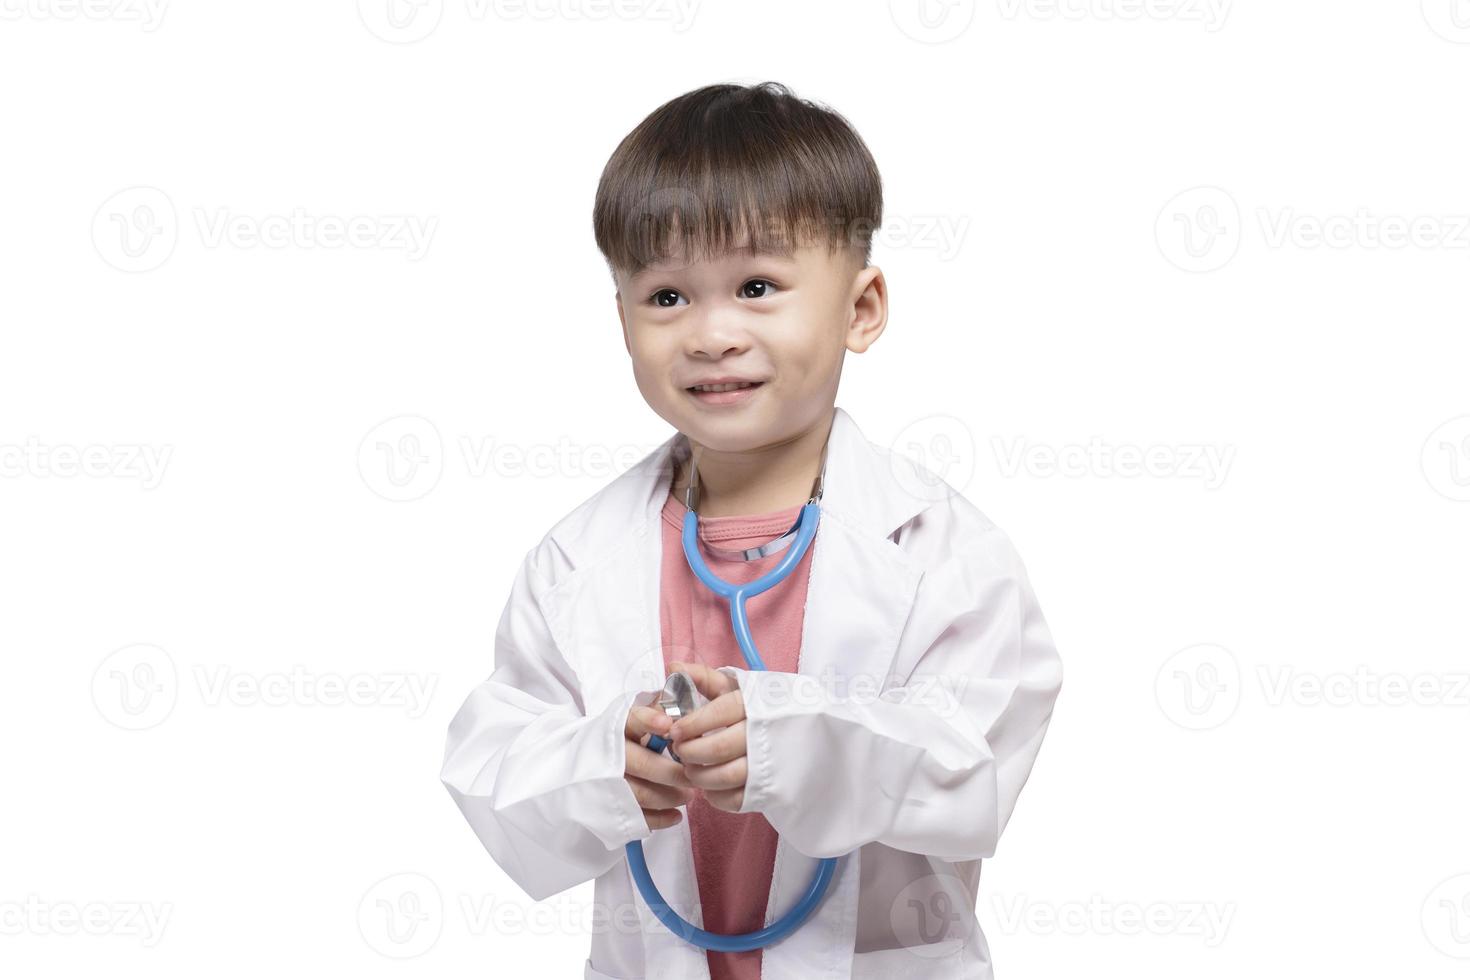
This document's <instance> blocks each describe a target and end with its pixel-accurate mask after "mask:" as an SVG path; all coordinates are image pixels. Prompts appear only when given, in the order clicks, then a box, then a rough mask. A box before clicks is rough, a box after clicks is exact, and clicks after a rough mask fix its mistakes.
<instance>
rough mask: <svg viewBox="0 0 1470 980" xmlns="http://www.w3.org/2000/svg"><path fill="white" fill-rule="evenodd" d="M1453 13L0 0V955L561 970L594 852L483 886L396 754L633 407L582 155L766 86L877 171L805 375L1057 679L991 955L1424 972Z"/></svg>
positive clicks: (12, 967) (452, 970)
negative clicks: (978, 516) (962, 544)
mask: <svg viewBox="0 0 1470 980" xmlns="http://www.w3.org/2000/svg"><path fill="white" fill-rule="evenodd" d="M1456 2H1457V3H1458V7H1457V6H1456V4H1455V3H1452V2H1451V0H1443V2H1440V0H1425V3H1424V4H1423V6H1422V8H1421V5H1420V3H1419V2H1418V0H1402V2H1393V3H1388V2H1373V3H1369V2H1349V3H1336V4H1332V3H1325V2H1318V3H1304V2H1274V3H1267V2H1262V0H1257V2H1253V3H1244V2H1240V3H1234V4H1230V3H1224V4H1222V3H1220V2H1219V0H1216V2H1214V3H1213V4H1211V3H1208V2H1207V0H1150V2H1149V3H1148V5H1147V6H1146V7H1145V6H1143V4H1142V3H1141V2H1139V3H1138V5H1137V6H1132V5H1130V3H1129V0H1070V2H1063V4H1062V6H1060V7H1057V6H1053V5H1048V4H1046V3H1044V2H1042V0H1034V2H1022V0H988V2H967V0H943V2H941V0H930V3H929V5H928V6H926V7H925V8H924V9H923V10H922V11H921V10H919V9H917V8H916V7H915V6H914V5H913V4H906V3H900V2H897V0H895V2H894V3H893V4H892V5H887V4H884V3H881V2H863V3H851V4H836V3H829V4H815V3H813V4H789V3H781V4H778V3H771V2H756V0H745V2H741V3H734V2H723V0H722V2H712V0H711V2H705V3H699V4H694V3H692V2H691V3H689V4H686V5H685V6H683V7H682V8H681V7H678V6H676V5H675V4H674V3H673V2H672V0H669V2H668V3H657V2H640V3H632V4H630V5H624V6H620V7H617V8H616V9H613V8H609V7H606V6H603V7H595V6H591V5H590V4H585V5H581V6H578V5H576V4H574V3H573V2H572V0H564V2H561V3H559V4H557V5H552V4H550V3H549V2H548V3H540V4H539V5H533V6H532V7H531V8H530V10H528V9H527V8H526V7H524V6H502V7H487V6H485V5H483V4H480V3H476V2H469V0H444V2H443V3H442V4H441V3H440V2H438V0H431V2H429V3H427V4H426V5H425V6H424V7H423V8H422V9H420V10H417V12H415V10H414V8H412V7H403V8H400V9H399V11H398V12H399V13H400V14H401V15H403V18H404V19H401V20H400V22H399V24H400V26H398V27H394V26H393V22H390V21H389V20H388V18H387V9H388V8H387V7H386V5H385V4H384V3H381V2H375V0H364V2H363V3H362V4H360V5H358V6H357V7H355V6H354V4H353V3H352V2H351V0H338V2H335V3H286V2H281V0H276V2H260V3H255V4H248V5H247V4H229V5H226V4H219V3H213V4H211V3H203V2H198V0H195V2H187V3H186V2H182V0H180V2H173V3H164V4H163V5H162V6H158V5H157V3H158V0H154V6H152V7H151V8H149V7H144V6H143V5H142V0H138V3H137V4H134V3H132V2H122V0H97V2H96V3H95V4H93V5H90V6H88V7H86V8H85V9H82V8H78V7H77V6H74V5H68V4H67V3H66V2H65V0H0V11H3V15H4V19H3V20H0V81H3V84H4V91H5V93H6V95H5V97H4V99H3V100H0V139H3V141H4V142H3V154H0V168H3V174H4V181H3V185H0V195H3V197H0V219H3V233H0V277H3V291H0V304H3V305H0V331H3V332H0V447H3V448H0V461H3V464H4V475H3V478H0V559H3V560H0V612H3V635H0V644H3V651H4V653H3V656H4V672H3V683H0V739H3V745H4V749H3V755H0V759H3V761H0V784H3V790H0V792H3V795H4V802H3V807H0V825H3V829H4V833H3V834H0V972H3V973H4V974H6V975H7V976H29V977H71V976H82V975H95V974H100V973H102V972H103V971H105V972H106V974H107V975H108V976H112V977H197V976H201V975H206V976H261V975H279V974H281V973H283V972H285V973H289V974H291V975H301V976H310V975H333V976H335V975H352V976H356V977H407V976H415V977H419V976H422V977H429V976H433V977H444V976H486V975H496V976H502V975H504V976H516V975H519V974H520V973H521V972H522V971H526V970H531V969H534V970H536V971H537V975H539V976H545V977H580V976H581V973H580V970H581V964H582V960H583V958H584V957H585V956H586V951H587V930H588V924H587V921H586V918H585V916H586V913H587V911H588V908H589V906H590V903H591V896H592V886H591V884H590V883H588V884H585V885H583V886H581V887H578V888H576V889H573V890H571V891H569V892H567V893H565V894H563V895H562V896H558V897H557V898H555V899H553V900H550V901H548V902H546V903H542V904H540V905H535V904H532V903H530V902H528V901H527V900H526V898H525V896H524V895H523V894H522V893H521V892H520V891H519V889H518V888H516V886H515V885H514V884H513V883H511V882H510V881H509V879H507V878H506V877H505V876H504V875H503V874H502V873H501V872H500V870H499V869H498V868H497V867H496V866H495V865H494V863H493V862H492V861H491V860H490V859H489V857H488V855H487V854H486V853H485V852H484V851H483V850H482V849H481V847H480V846H479V844H478V842H477V841H476V840H475V839H474V836H473V834H472V833H471V831H470V829H469V827H468V826H467V825H466V824H465V823H464V821H463V819H462V818H461V816H460V814H459V813H458V811H457V810H456V809H455V807H454V806H453V804H452V802H451V800H450V798H449V796H448V794H447V793H446V792H445V791H444V789H443V788H442V787H441V786H440V784H439V782H438V767H439V763H440V754H441V752H442V748H443V740H444V729H445V725H446V724H447V722H448V719H449V717H450V716H451V715H452V714H453V712H454V710H455V709H456V708H457V707H458V705H459V703H460V701H461V699H462V698H463V697H464V695H465V694H466V693H467V692H468V691H469V689H470V688H471V687H472V686H473V685H474V684H475V683H476V682H478V681H479V680H481V679H482V678H483V677H484V676H485V675H486V674H487V673H488V672H489V669H490V657H491V638H492V633H493V630H494V626H495V622H496V620H497V618H498V616H499V614H500V610H501V607H502V605H503V603H504V601H505V597H506V595H507V592H508V589H509V585H510V581H511V576H512V574H513V572H514V570H515V568H516V564H517V562H518V561H519V559H520V558H521V556H522V555H523V554H524V553H525V551H526V549H527V548H529V547H530V546H531V545H533V544H534V543H535V542H536V541H537V540H538V539H539V538H540V536H541V535H542V534H543V533H544V532H545V530H546V529H547V528H548V527H549V526H550V525H551V524H552V523H553V522H554V521H555V520H556V519H557V518H558V517H560V516H561V515H563V514H565V513H566V512H567V511H568V510H570V509H571V508H572V507H573V506H575V505H576V504H577V503H579V502H580V501H582V500H583V499H585V498H586V497H587V496H588V495H590V494H591V493H593V492H595V491H596V490H597V489H598V488H600V487H601V486H604V485H605V484H606V483H607V482H608V481H609V480H610V479H611V478H612V477H613V476H614V475H615V474H616V473H617V472H618V471H620V470H621V469H622V468H623V467H625V466H627V465H629V464H631V463H632V462H633V461H634V460H636V459H637V458H638V457H640V456H641V455H642V454H643V453H645V452H647V451H648V450H649V449H651V448H653V447H654V446H655V445H657V444H658V442H660V441H661V440H662V439H663V438H665V436H667V435H668V434H669V432H670V430H669V429H668V427H667V425H666V424H665V423H664V422H663V421H662V420H661V419H659V418H658V417H657V416H655V415H654V414H653V413H652V411H651V410H650V409H649V408H648V407H647V406H646V405H645V404H644V403H643V402H642V400H641V399H640V397H639V395H638V392H637V389H636V387H635V386H634V384H633V378H632V373H631V370H630V367H629V362H628V360H627V355H626V352H625V351H624V349H623V345H622V341H621V338H620V335H619V330H618V322H617V319H616V314H615V311H614V307H613V302H612V300H613V296H612V286H611V283H610V281H609V280H608V278H607V275H606V272H605V269H604V267H603V265H602V260H601V258H600V256H599V255H598V253H597V252H596V249H595V247H594V245H593V241H592V235H591V205H592V199H593V192H594V189H595V186H596V182H597V178H598V175H599V174H600V172H601V169H602V166H603V164H604V163H605V161H606V159H607V157H608V155H609V154H610V153H611V152H612V149H613V147H614V146H615V145H616V143H617V141H618V140H619V139H620V138H621V137H622V136H623V134H625V133H626V132H627V131H628V130H629V129H630V128H631V127H633V126H634V125H635V124H636V123H637V122H638V120H639V119H641V118H642V117H643V116H644V115H645V114H646V113H648V112H649V111H651V110H652V109H653V108H655V107H656V106H657V105H659V104H660V103H662V102H663V101H665V100H667V99H669V98H672V97H673V96H675V95H677V94H679V93H681V92H683V91H686V90H688V89H691V88H694V87H697V86H699V85H703V84H708V83H711V82H719V81H736V82H757V81H762V80H766V79H775V80H778V81H782V82H785V83H787V84H789V85H791V86H792V87H793V88H794V89H795V90H796V92H797V94H799V95H802V96H806V97H809V98H813V99H816V100H818V101H821V102H824V103H826V104H829V105H831V106H833V107H834V108H836V109H837V110H838V111H840V112H842V113H843V114H844V115H845V116H847V118H848V119H850V120H851V121H852V123H853V124H854V125H855V126H856V128H857V129H858V131H859V132H860V133H861V134H862V136H863V138H864V139H865V140H866V141H867V143H868V145H869V146H870V148H871V149H872V151H873V153H874V156H875V157H876V159H877V161H878V163H879V166H880V168H881V170H882V172H883V176H884V182H885V193H886V204H887V214H886V221H885V226H884V229H883V231H882V233H880V236H879V241H878V244H877V246H876V248H875V254H874V262H875V263H876V264H878V265H880V266H881V267H882V268H883V269H884V271H885V273H886V275H887V280H888V284H889V288H890V291H891V302H892V306H891V315H890V319H889V324H888V330H887V332H886V333H885V334H884V336H883V338H882V339H881V341H880V342H879V343H878V344H877V345H876V346H875V347H874V348H873V349H872V350H871V351H869V352H868V353H866V354H865V355H863V356H861V357H852V358H849V363H848V365H847V369H846V375H845V378H844V383H843V387H842V391H841V394H840V396H839V399H838V404H839V405H841V406H842V407H844V408H845V409H846V410H848V411H849V412H850V413H851V414H852V415H853V417H854V419H855V420H856V422H857V423H858V425H859V427H860V428H862V430H863V431H864V434H865V435H866V436H867V437H868V438H870V439H872V440H873V441H874V442H877V443H879V444H881V445H892V446H894V447H895V448H898V449H900V450H901V451H904V452H909V453H913V454H916V455H920V456H922V457H923V458H924V460H925V461H926V462H927V463H928V464H929V465H931V466H935V467H938V468H941V472H942V473H943V474H944V475H945V477H946V479H948V480H949V481H950V482H951V483H953V484H954V485H955V486H956V487H958V488H959V489H961V490H962V491H963V492H964V493H965V494H966V496H968V497H969V498H970V499H971V500H973V501H974V502H975V503H976V504H977V505H978V506H979V507H980V508H981V509H982V510H984V511H985V512H986V513H987V514H988V515H989V516H990V517H991V518H992V519H994V520H995V521H996V522H997V523H999V524H1000V525H1001V526H1002V527H1003V528H1005V529H1006V530H1007V531H1008V533H1009V534H1010V535H1011V537H1012V538H1013V540H1014V541H1015V543H1016V545H1017V547H1018V548H1019V549H1020V552H1021V554H1022V555H1023V556H1024V558H1025V560H1026V563H1027V565H1028V568H1029V570H1030V573H1031V577H1032V581H1033V584H1034V586H1035V589H1036V592H1037V595H1038V596H1039V598H1040V600H1041V603H1042V606H1043V609H1044V611H1045V613H1046V616H1047V618H1048V621H1049V623H1050V625H1051V627H1052V631H1053V633H1054V636H1055V638H1056V641H1057V645H1058V647H1059V649H1060V651H1061V654H1062V658H1063V662H1064V668H1065V678H1066V679H1065V683H1064V686H1063V690H1062V694H1061V697H1060V699H1059V701H1058V704H1057V709H1056V714H1055V718H1054V720H1053V723H1052V727H1051V731H1050V734H1049V735H1048V738H1047V741H1046V744H1045V746H1044V748H1043V751H1042V753H1041V756H1040V759H1039V761H1038V764H1037V766H1036V768H1035V770H1034V772H1033V774H1032V778H1031V780H1030V782H1029V784H1028V787H1027V789H1026V791H1025V792H1024V793H1023V795H1022V797H1021V802H1020V804H1019V806H1018V807H1017V810H1016V813H1015V817H1014V819H1013V820H1012V822H1011V824H1010V826H1009V828H1008V830H1007V832H1006V834H1005V837H1004V838H1003V840H1002V843H1001V847H1000V850H999V852H998V854H997V856H996V857H995V858H994V859H993V860H992V861H989V862H987V863H986V868H985V872H984V876H983V878H982V883H981V895H980V904H979V910H978V912H979V916H980V920H981V923H982V924H983V926H984V928H985V930H986V934H987V936H988V937H989V941H990V944H991V947H992V951H993V953H994V957H995V962H996V970H997V975H998V976H999V977H1001V978H1003V980H1020V978H1026V977H1081V976H1094V975H1105V976H1114V975H1117V976H1124V975H1126V976H1130V977H1135V978H1145V977H1159V978H1165V977H1168V978H1173V977H1178V976H1189V977H1194V978H1211V977H1219V978H1225V977H1230V978H1235V977H1240V976H1246V975H1249V976H1262V977H1292V976H1303V975H1308V976H1335V977H1381V976H1413V977H1416V978H1438V977H1444V978H1449V977H1463V976H1464V973H1465V969H1466V966H1467V960H1470V835H1467V834H1466V833H1465V828H1466V825H1467V816H1470V814H1467V807H1470V788H1467V786H1470V783H1467V780H1466V778H1465V771H1466V770H1465V755H1464V749H1465V746H1466V744H1467V734H1470V731H1467V729H1470V725H1467V719H1470V692H1467V690H1466V685H1465V681H1466V677H1467V672H1470V656H1467V653H1470V650H1467V642H1466V611H1467V604H1466V601H1465V596H1466V594H1467V592H1470V572H1467V568H1466V562H1465V558H1464V556H1465V555H1466V549H1467V546H1470V502H1467V501H1470V418H1467V416H1470V385H1467V369H1466V365H1467V355H1470V340H1467V314H1466V305H1465V297H1466V285H1467V282H1470V229H1467V222H1470V217H1467V216H1470V196H1467V194H1466V182H1465V174H1466V161H1467V159H1470V131H1467V129H1466V126H1465V116H1464V109H1465V101H1464V100H1465V94H1466V92H1467V89H1470V86H1467V81H1470V3H1467V2H1465V0H1456ZM921 15H922V16H921ZM1201 188H1202V189H1201ZM293 216H295V217H296V218H297V220H296V221H295V223H294V225H293V224H292V222H291V219H292V218H293ZM351 219H359V220H357V221H356V222H355V224H354V228H355V229H356V232H355V234H356V236H357V237H356V238H355V239H354V240H353V241H352V242H348V243H345V244H343V243H340V242H339V241H338V240H337V239H334V238H332V226H333V224H334V223H336V224H338V225H341V224H342V223H345V222H347V221H349V220H351ZM400 226H402V227H415V226H416V227H418V229H419V230H420V232H421V233H422V234H421V235H420V238H419V239H418V240H417V244H415V243H414V240H413V239H411V238H409V237H407V236H406V235H405V233H404V232H402V231H401V230H399V228H400ZM1410 233H1412V237H1410ZM262 236H264V237H265V238H266V239H267V241H264V242H263V241H261V240H260V239H261V237H262ZM1406 238H1409V240H1408V241H1405V239H1406ZM599 451H601V452H602V453H603V456H602V457H597V456H595V455H593V454H595V453H597V452H599ZM1146 452H1147V453H1149V455H1148V456H1147V457H1146V458H1147V459H1148V460H1149V461H1150V462H1151V465H1150V469H1149V471H1148V472H1143V473H1138V472H1136V471H1127V472H1120V470H1126V468H1127V467H1128V466H1129V465H1132V464H1134V463H1136V460H1135V459H1134V457H1133V456H1130V454H1142V453H1146ZM1209 454H1213V457H1212V456H1210V455H1209ZM135 457H136V458H135ZM1211 458H1213V459H1214V460H1215V461H1216V465H1214V466H1213V467H1211V466H1209V465H1205V464H1202V463H1200V462H1198V461H1197V460H1198V459H1204V460H1208V459H1211ZM149 459H152V461H153V463H152V465H151V466H150V465H147V464H146V463H145V462H144V461H146V460H149ZM1051 460H1057V461H1059V464H1060V465H1058V466H1051V465H1049V461H1051ZM1130 473H1131V475H1129V474H1130ZM405 497H411V498H412V499H401V498H405ZM333 685H337V687H335V688H334V687H333ZM343 685H346V686H347V688H348V689H349V690H350V691H351V692H353V696H352V697H351V698H350V699H348V700H347V702H346V703H341V701H342V699H341V697H340V695H341V690H340V688H341V687H342V686H343ZM415 691H417V694H414V692H415ZM415 902H417V903H418V904H417V906H415V904H414V903H415ZM147 915H152V916H154V917H155V920H154V921H153V923H152V925H150V924H149V919H148V918H146V916H147ZM77 917H81V919H82V920H83V921H85V923H87V925H86V926H85V927H83V926H82V925H79V924H78V922H77V921H76V919H77Z"/></svg>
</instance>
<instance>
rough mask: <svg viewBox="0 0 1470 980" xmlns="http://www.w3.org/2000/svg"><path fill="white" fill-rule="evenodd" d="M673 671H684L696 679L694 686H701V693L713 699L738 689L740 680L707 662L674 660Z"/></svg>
mask: <svg viewBox="0 0 1470 980" xmlns="http://www.w3.org/2000/svg"><path fill="white" fill-rule="evenodd" d="M669 670H670V671H672V672H678V671H681V670H682V671H683V672H684V673H686V674H688V675H689V677H690V679H691V680H693V681H694V686H695V687H697V688H699V693H700V694H703V695H704V696H705V697H706V698H708V699H709V700H711V701H713V700H714V699H715V698H717V697H719V696H720V695H721V694H725V693H728V692H730V691H734V690H738V689H739V687H740V682H739V681H737V680H736V679H735V678H734V677H732V676H730V675H729V674H727V673H724V672H723V671H720V670H716V669H715V668H713V667H709V666H707V665H705V664H690V663H684V662H682V661H674V662H673V663H671V664H669Z"/></svg>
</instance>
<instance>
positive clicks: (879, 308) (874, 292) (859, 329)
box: [847, 265, 888, 354]
mask: <svg viewBox="0 0 1470 980" xmlns="http://www.w3.org/2000/svg"><path fill="white" fill-rule="evenodd" d="M887 325H888V281H887V280H886V279H884V278H883V270H882V269H880V268H878V267H877V266H876V265H870V266H866V267H864V268H862V269H860V270H858V274H857V276H856V278H854V279H853V283H852V321H851V322H850V323H849V324H848V326H847V349H848V350H850V351H852V352H853V353H854V354H861V353H862V352H863V351H865V350H867V349H868V348H869V347H871V346H873V342H874V341H876V340H877V339H878V337H879V336H880V335H881V334H882V333H883V328H884V327H885V326H887Z"/></svg>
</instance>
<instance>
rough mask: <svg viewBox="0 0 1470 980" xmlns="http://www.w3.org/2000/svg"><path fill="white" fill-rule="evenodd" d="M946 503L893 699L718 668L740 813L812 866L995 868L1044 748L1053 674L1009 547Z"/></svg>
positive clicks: (931, 516)
mask: <svg viewBox="0 0 1470 980" xmlns="http://www.w3.org/2000/svg"><path fill="white" fill-rule="evenodd" d="M951 501H959V502H958V503H953V502H952V503H949V504H940V505H938V506H939V508H940V512H939V513H938V514H935V513H932V512H926V513H928V520H929V522H930V526H929V527H927V528H925V529H924V535H925V539H926V540H925V543H923V544H922V545H920V546H919V547H920V550H921V551H928V552H930V554H928V555H927V556H925V557H926V564H927V567H926V570H925V573H924V577H923V579H922V581H921V583H920V587H919V593H918V598H917V599H916V605H915V607H914V611H913V612H912V613H911V615H910V617H909V621H908V624H907V626H906V627H905V631H904V635H903V638H902V639H901V641H900V645H899V646H900V651H901V656H900V660H905V659H911V655H909V654H907V653H906V651H910V650H917V651H919V654H918V659H917V661H916V662H915V665H914V668H913V670H912V671H911V672H908V673H907V675H906V678H905V682H904V686H901V687H891V688H889V689H887V690H884V691H883V692H882V693H881V694H879V695H877V696H876V697H874V696H872V695H871V694H870V695H868V696H867V697H865V698H863V699H858V698H856V697H851V698H845V699H841V700H838V699H837V698H836V696H835V695H834V694H833V692H832V691H830V690H827V689H824V688H823V687H822V685H821V684H820V682H819V680H818V679H817V678H816V677H812V676H809V675H803V674H791V673H779V672H768V671H747V670H744V669H742V668H738V667H725V668H721V669H722V670H724V671H725V672H727V673H730V674H732V675H733V676H735V677H736V678H737V679H738V681H739V684H740V690H741V694H742V697H743V699H744V702H745V712H746V743H747V745H746V756H747V777H746V787H745V798H744V801H743V802H742V804H741V808H740V812H741V813H746V812H751V811H760V812H761V813H763V814H764V815H765V817H766V819H767V820H768V821H769V822H770V824H771V825H772V826H773V827H774V828H775V829H776V831H777V832H778V833H779V834H781V836H782V837H784V838H786V839H788V840H789V841H790V842H791V843H792V845H793V846H795V847H796V848H797V849H798V850H799V851H800V852H801V853H803V854H806V855H808V856H810V857H817V858H823V857H836V856H838V855H841V854H846V853H848V852H850V851H853V850H855V849H857V848H858V847H860V846H862V845H863V844H867V843H870V842H874V841H876V842H878V843H881V844H886V845H888V846H889V847H893V848H896V849H898V850H903V851H909V852H913V853H917V854H929V855H934V856H937V857H940V858H942V859H944V860H947V861H952V862H955V861H965V860H972V859H976V858H987V857H991V856H992V855H993V854H994V853H995V848H996V844H997V841H998V839H999V837H1000V834H1001V831H1002V830H1004V829H1005V825H1006V823H1007V821H1008V820H1009V818H1010V815H1011V811H1012V809H1013V808H1014V807H1015V804H1016V798H1017V796H1018V795H1019V794H1020V792H1021V787H1022V785H1023V784H1024V783H1025V782H1026V778H1027V776H1028V775H1029V774H1030V771H1031V766H1032V763H1033V762H1034V761H1035V759H1036V756H1037V752H1038V751H1039V749H1040V747H1041V741H1042V738H1043V736H1044V735H1045V734H1046V729H1047V726H1048V724H1049V723H1050V720H1051V711H1052V704H1053V702H1054V701H1055V699H1056V696H1057V693H1058V691H1059V690H1060V688H1061V681H1062V673H1061V661H1060V659H1059V657H1058V655H1057V651H1056V648H1055V646H1054V645H1053V643H1052V638H1051V634H1050V632H1049V630H1048V629H1047V626H1046V622H1045V621H1044V620H1043V618H1042V615H1041V609H1040V606H1039V605H1038V604H1037V601H1036V597H1035V595H1033V593H1032V590H1031V585H1030V582H1029V581H1028V579H1027V577H1026V572H1025V569H1024V567H1023V566H1022V564H1021V561H1020V558H1019V557H1018V556H1017V554H1016V552H1015V550H1014V549H1013V547H1012V546H1011V543H1010V540H1009V539H1008V538H1007V537H1006V536H1005V535H1004V533H1003V532H1001V531H1000V530H999V529H998V528H996V527H995V526H994V525H993V524H991V523H990V522H989V521H988V520H986V519H985V518H984V517H983V515H981V514H980V512H979V511H978V510H975V509H974V508H973V506H971V505H969V504H968V503H966V502H963V500H962V498H958V497H953V498H951ZM931 511H932V509H931Z"/></svg>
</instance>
